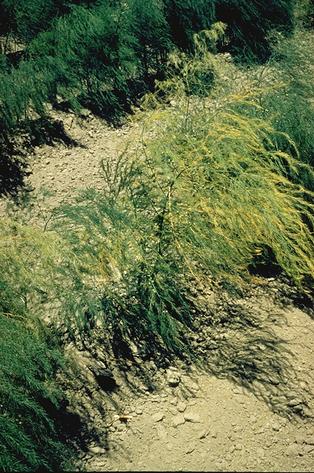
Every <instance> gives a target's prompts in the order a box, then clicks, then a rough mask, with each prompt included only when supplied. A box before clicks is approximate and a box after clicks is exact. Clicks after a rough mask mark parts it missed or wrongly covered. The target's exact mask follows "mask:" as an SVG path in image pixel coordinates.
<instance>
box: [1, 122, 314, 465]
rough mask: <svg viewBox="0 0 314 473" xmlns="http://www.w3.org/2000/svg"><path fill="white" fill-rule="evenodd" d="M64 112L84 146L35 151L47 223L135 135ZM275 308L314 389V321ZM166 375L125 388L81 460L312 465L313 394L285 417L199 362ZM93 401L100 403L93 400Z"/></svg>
mask: <svg viewBox="0 0 314 473" xmlns="http://www.w3.org/2000/svg"><path fill="white" fill-rule="evenodd" d="M58 118H62V120H63V122H64V124H65V129H66V131H67V132H68V133H69V134H70V136H71V137H72V138H73V139H75V140H77V141H78V142H79V144H80V146H77V147H73V148H67V147H65V146H64V145H62V144H58V145H56V146H54V147H50V146H41V147H38V148H36V149H35V151H34V153H33V155H32V156H31V157H30V158H31V169H32V172H33V173H32V175H31V176H30V178H29V182H30V184H31V186H32V187H33V188H34V191H33V192H32V193H31V201H32V203H33V204H32V207H31V211H30V214H29V221H31V222H33V221H37V223H38V222H39V223H40V224H44V222H45V221H46V220H47V219H48V218H49V215H50V213H51V211H52V209H53V208H54V207H55V206H58V205H59V204H60V203H61V202H62V201H63V200H68V199H69V198H71V197H73V195H74V194H75V192H76V191H77V190H79V189H81V188H86V187H88V186H94V187H96V188H99V189H101V188H102V186H104V180H103V178H102V176H101V173H100V161H101V159H106V158H108V156H109V157H115V156H116V155H117V154H118V152H119V151H121V150H123V147H124V143H125V142H126V140H128V139H129V137H130V133H129V131H128V128H127V127H126V128H122V129H120V130H114V129H112V128H110V127H108V126H107V125H106V124H104V123H103V122H102V121H101V120H98V119H96V118H95V117H92V116H90V117H88V118H86V119H85V120H81V121H79V120H77V119H76V118H73V116H69V115H66V114H58ZM133 144H135V143H133ZM3 211H4V204H3V202H2V212H3ZM253 302H254V304H255V306H256V307H257V309H258V310H260V306H264V305H265V304H267V302H265V299H258V298H257V299H256V298H255V299H254V301H253ZM267 310H268V312H272V310H273V311H276V312H278V311H279V312H280V311H281V313H282V317H283V318H284V317H285V318H286V319H287V323H283V324H281V325H278V326H276V327H275V330H276V333H278V336H281V337H282V338H284V339H285V340H286V341H287V342H288V343H289V348H290V349H291V350H292V353H293V354H292V357H291V363H292V364H293V365H294V369H295V372H296V373H297V375H298V378H299V380H301V381H298V386H299V387H300V388H301V390H302V387H303V388H304V390H306V389H308V390H310V391H311V392H312V394H313V393H314V376H313V366H312V362H313V348H312V340H313V321H312V320H311V318H310V317H309V316H308V315H306V314H305V313H303V312H302V311H300V310H298V309H296V308H293V307H291V306H290V307H289V308H287V309H285V310H283V309H282V308H280V307H276V306H271V307H270V308H269V307H268V308H267ZM204 333H205V332H204ZM205 336H206V335H205ZM200 343H203V342H200ZM208 356H209V357H210V356H211V352H208ZM156 377H157V374H156ZM159 378H160V379H161V384H160V387H159V389H158V390H157V391H156V392H154V393H149V392H148V391H146V392H145V391H143V390H142V392H139V393H138V394H137V395H134V393H133V394H131V393H129V394H128V395H127V397H126V396H125V395H124V396H123V397H122V396H121V393H120V394H119V392H118V394H117V402H116V403H115V407H112V406H111V407H109V408H108V409H107V410H108V413H109V415H108V419H107V418H106V420H104V419H101V418H100V417H97V418H96V417H95V422H98V423H99V427H100V428H101V429H108V444H106V445H103V444H102V443H99V442H95V443H94V444H93V443H92V444H90V445H89V451H88V453H86V452H82V455H81V458H80V462H79V466H78V468H79V467H80V468H81V467H82V468H85V469H87V470H88V471H109V470H112V471H149V470H153V471H191V470H192V471H307V472H310V471H313V470H314V430H313V419H312V418H311V416H312V415H314V406H313V403H312V404H311V402H312V401H311V402H310V403H309V405H308V407H307V409H308V411H307V414H308V417H306V418H305V419H299V420H287V419H286V418H283V417H280V416H278V415H276V414H274V413H273V412H272V411H271V409H270V407H269V406H268V405H267V404H266V403H265V402H264V401H263V400H259V399H258V398H257V397H256V396H255V395H254V394H253V393H252V392H249V391H247V390H245V389H244V388H242V387H240V386H239V385H236V384H233V383H232V382H231V381H229V380H227V379H218V378H217V377H214V376H210V375H209V374H205V373H204V372H201V371H198V370H197V369H196V368H194V369H192V375H191V373H188V371H187V370H185V368H184V367H181V368H180V369H178V368H175V369H172V370H171V369H170V370H169V369H168V370H160V369H159V370H158V379H159ZM302 383H303V385H302ZM176 384H177V386H173V385H176ZM77 389H78V390H79V389H80V388H77ZM95 389H96V388H95ZM122 390H123V389H122ZM91 392H93V391H92V390H91ZM97 392H98V398H97V402H100V403H103V404H104V406H108V405H109V404H110V403H109V404H108V399H109V398H110V396H108V394H107V393H104V394H102V393H101V392H100V393H99V388H98V391H97ZM297 395H298V394H295V393H294V392H287V399H288V403H290V405H291V408H292V409H293V408H294V407H296V406H298V403H299V402H300V400H299V399H298V398H297V397H296V396H297ZM119 396H120V398H119ZM109 401H110V399H109ZM89 402H91V403H93V399H91V400H90V401H89ZM118 406H119V407H118Z"/></svg>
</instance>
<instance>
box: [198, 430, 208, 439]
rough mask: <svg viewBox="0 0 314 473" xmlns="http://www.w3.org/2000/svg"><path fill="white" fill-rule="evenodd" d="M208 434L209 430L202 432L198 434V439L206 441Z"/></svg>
mask: <svg viewBox="0 0 314 473" xmlns="http://www.w3.org/2000/svg"><path fill="white" fill-rule="evenodd" d="M208 433H209V432H208V430H201V432H200V433H199V434H198V438H199V439H204V438H206V437H207V435H208Z"/></svg>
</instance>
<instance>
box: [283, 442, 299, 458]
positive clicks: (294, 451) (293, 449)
mask: <svg viewBox="0 0 314 473" xmlns="http://www.w3.org/2000/svg"><path fill="white" fill-rule="evenodd" d="M300 451H301V450H300V447H299V446H298V445H296V444H291V445H288V447H287V448H286V451H285V454H286V455H287V456H295V455H299V454H300Z"/></svg>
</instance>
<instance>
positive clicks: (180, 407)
mask: <svg viewBox="0 0 314 473" xmlns="http://www.w3.org/2000/svg"><path fill="white" fill-rule="evenodd" d="M177 409H178V411H179V412H184V411H185V410H186V404H185V402H179V403H178V405H177Z"/></svg>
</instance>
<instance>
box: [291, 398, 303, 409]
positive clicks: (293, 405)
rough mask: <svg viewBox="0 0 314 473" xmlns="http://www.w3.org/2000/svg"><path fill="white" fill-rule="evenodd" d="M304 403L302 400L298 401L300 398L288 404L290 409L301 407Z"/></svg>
mask: <svg viewBox="0 0 314 473" xmlns="http://www.w3.org/2000/svg"><path fill="white" fill-rule="evenodd" d="M302 403H303V401H302V400H301V399H298V398H294V399H291V400H290V401H289V402H288V406H289V407H295V406H299V405H300V404H302Z"/></svg>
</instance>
